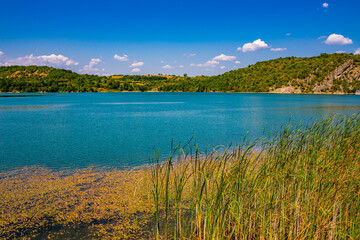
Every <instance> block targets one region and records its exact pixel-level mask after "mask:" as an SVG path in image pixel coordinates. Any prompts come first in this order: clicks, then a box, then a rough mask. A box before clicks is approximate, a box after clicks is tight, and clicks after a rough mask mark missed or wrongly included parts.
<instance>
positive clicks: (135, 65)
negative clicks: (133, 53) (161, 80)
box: [130, 62, 144, 68]
mask: <svg viewBox="0 0 360 240" xmlns="http://www.w3.org/2000/svg"><path fill="white" fill-rule="evenodd" d="M143 65H144V62H134V63H133V64H131V65H130V67H131V68H134V67H141V66H143Z"/></svg>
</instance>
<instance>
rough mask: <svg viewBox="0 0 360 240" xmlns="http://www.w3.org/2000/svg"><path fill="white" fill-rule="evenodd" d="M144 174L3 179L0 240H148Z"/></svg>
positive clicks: (39, 172) (33, 174)
mask: <svg viewBox="0 0 360 240" xmlns="http://www.w3.org/2000/svg"><path fill="white" fill-rule="evenodd" d="M147 171H148V170H146V169H138V170H135V169H134V170H131V171H119V170H99V169H98V170H95V169H92V168H89V169H85V170H78V171H60V172H59V171H49V170H46V169H22V170H18V171H12V172H7V173H2V174H1V175H0V192H1V194H0V239H33V238H38V239H47V238H49V239H113V238H118V239H119V238H121V239H140V238H145V239H146V238H147V239H148V238H149V237H148V236H149V234H150V230H151V225H150V224H151V221H150V220H152V218H151V216H152V212H153V207H152V204H151V201H149V198H148V196H147V195H146V193H147V192H149V190H147V189H149V188H147V185H146V184H144V183H146V182H148V180H147V179H146V178H147V176H148V175H149V174H147ZM144 194H145V195H144Z"/></svg>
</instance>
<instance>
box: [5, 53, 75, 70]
mask: <svg viewBox="0 0 360 240" xmlns="http://www.w3.org/2000/svg"><path fill="white" fill-rule="evenodd" d="M78 64H79V63H78V62H75V61H74V60H72V59H70V58H68V57H65V56H64V55H61V54H59V55H55V54H51V55H42V56H34V55H33V54H31V55H28V56H25V57H18V58H15V59H8V60H7V61H6V62H5V64H4V65H6V66H9V65H24V66H27V65H39V66H55V67H59V66H67V67H70V66H76V65H78Z"/></svg>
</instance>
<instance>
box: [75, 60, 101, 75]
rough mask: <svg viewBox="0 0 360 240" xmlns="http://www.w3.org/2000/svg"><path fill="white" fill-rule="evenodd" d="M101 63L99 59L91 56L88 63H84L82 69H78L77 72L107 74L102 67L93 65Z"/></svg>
mask: <svg viewBox="0 0 360 240" xmlns="http://www.w3.org/2000/svg"><path fill="white" fill-rule="evenodd" d="M99 63H101V59H99V58H92V59H91V61H90V62H89V64H88V65H85V66H84V68H83V69H80V70H79V72H81V73H86V74H96V75H108V74H107V72H106V71H105V69H104V68H102V69H99V68H96V67H95V66H96V65H98V64H99Z"/></svg>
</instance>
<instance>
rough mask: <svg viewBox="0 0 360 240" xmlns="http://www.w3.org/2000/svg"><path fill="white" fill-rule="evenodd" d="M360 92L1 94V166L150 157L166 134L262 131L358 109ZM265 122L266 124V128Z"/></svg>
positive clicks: (180, 137)
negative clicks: (325, 93)
mask: <svg viewBox="0 0 360 240" xmlns="http://www.w3.org/2000/svg"><path fill="white" fill-rule="evenodd" d="M359 111H360V96H337V95H286V94H240V93H55V94H33V95H32V94H26V95H25V96H24V95H23V94H1V95H0V171H4V170H12V169H16V168H21V167H25V166H34V165H36V166H43V167H48V168H52V169H63V168H71V169H73V168H83V167H87V166H90V165H94V166H109V167H124V166H137V165H141V164H144V163H149V159H150V158H151V157H152V155H153V148H154V147H155V149H157V150H159V151H160V155H161V156H162V157H165V156H166V155H167V153H168V152H169V150H170V145H171V141H172V140H173V141H174V142H175V143H176V142H179V141H182V142H184V141H186V140H189V139H190V138H191V137H192V136H195V137H196V139H197V143H198V144H199V145H200V146H202V147H206V146H218V145H229V144H230V143H231V142H233V143H236V142H240V139H241V138H242V137H243V136H244V135H245V134H246V133H248V135H249V137H250V138H257V137H262V136H264V135H265V134H267V133H268V132H269V131H270V130H277V129H279V128H280V126H281V125H283V124H286V123H287V122H288V121H289V120H290V119H292V120H293V121H295V122H298V121H305V122H307V121H312V120H314V119H317V118H320V117H322V116H326V115H329V114H333V113H358V112H359ZM264 129H265V131H264Z"/></svg>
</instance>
